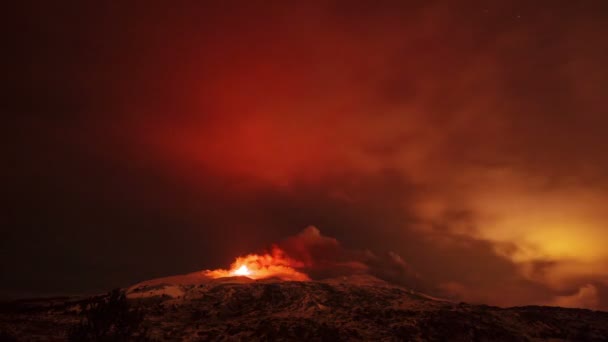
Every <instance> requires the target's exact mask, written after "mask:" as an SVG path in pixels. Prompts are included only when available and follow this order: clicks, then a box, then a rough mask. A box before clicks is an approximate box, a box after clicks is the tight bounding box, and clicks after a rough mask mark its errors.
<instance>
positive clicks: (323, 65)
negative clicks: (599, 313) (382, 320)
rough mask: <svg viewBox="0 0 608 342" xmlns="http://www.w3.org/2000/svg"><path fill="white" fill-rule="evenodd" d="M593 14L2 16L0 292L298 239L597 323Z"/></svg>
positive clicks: (607, 145) (72, 288)
mask: <svg viewBox="0 0 608 342" xmlns="http://www.w3.org/2000/svg"><path fill="white" fill-rule="evenodd" d="M607 15H608V7H607V6H606V4H604V2H602V1H586V2H584V3H583V2H581V3H568V4H566V3H564V4H558V3H557V2H555V1H536V2H533V3H531V2H525V1H515V2H503V4H498V3H492V4H488V3H486V2H482V1H464V2H458V4H456V3H454V2H448V1H445V2H444V1H430V2H429V1H419V2H416V1H413V2H408V4H403V2H399V1H380V2H373V3H372V2H369V3H367V4H353V3H352V2H347V1H330V2H323V4H321V3H317V4H305V5H303V4H300V5H296V4H295V3H291V2H269V3H267V4H265V5H264V6H254V5H252V4H250V3H248V2H245V1H242V2H231V1H228V2H221V4H220V2H217V3H214V2H204V3H199V4H194V3H183V4H179V5H177V4H172V5H168V4H166V3H165V4H155V3H154V2H140V3H137V2H133V3H130V4H129V5H125V4H114V5H109V4H103V5H92V4H80V5H77V6H75V7H72V6H67V5H57V4H50V3H49V4H46V3H38V4H35V3H31V4H23V5H21V6H20V8H15V9H14V12H11V15H10V18H9V19H7V20H6V21H5V22H4V25H5V26H6V27H7V30H8V31H7V32H10V33H11V34H10V36H11V37H10V39H9V40H8V45H7V49H6V51H7V52H6V53H5V54H4V56H3V59H5V60H6V61H7V62H8V63H9V65H10V66H11V67H10V68H9V72H8V73H7V79H8V87H7V89H6V90H5V92H4V93H5V95H6V96H7V98H8V99H9V100H8V101H7V102H6V103H5V110H4V111H5V112H7V113H9V115H8V116H7V118H5V119H3V120H4V121H5V122H4V125H3V126H4V128H5V129H6V133H5V134H3V137H4V138H5V139H7V140H8V144H3V145H4V147H3V151H4V150H5V151H4V153H3V155H4V158H5V161H4V163H3V168H2V170H3V179H4V181H5V183H6V184H5V187H4V188H5V189H6V190H5V191H6V196H5V200H6V202H7V205H5V206H4V207H5V210H7V214H6V215H3V217H4V220H6V223H5V224H2V227H3V228H2V234H3V236H4V238H3V239H2V242H0V245H1V246H2V256H3V258H2V261H1V264H0V265H1V268H0V271H1V272H2V275H3V278H4V279H9V280H8V281H5V282H3V284H2V285H1V287H0V292H1V294H2V295H3V296H9V297H10V296H18V295H30V294H34V295H40V294H48V293H64V292H83V291H84V292H86V291H95V290H98V289H105V288H108V287H112V286H125V285H129V284H130V283H133V282H136V281H139V280H143V279H147V278H152V277H156V276H162V275H168V274H175V273H185V272H189V271H193V270H197V269H204V268H218V267H226V266H227V265H228V264H229V263H230V262H231V261H232V259H233V258H234V257H236V256H238V255H242V254H246V253H248V252H251V251H255V250H257V249H260V248H263V247H266V246H267V245H268V244H270V243H273V242H276V241H280V240H281V239H283V238H285V237H288V236H292V235H294V234H297V233H298V232H299V231H301V230H302V229H304V228H305V227H307V226H309V225H314V226H316V227H318V228H319V230H320V231H321V233H322V234H324V235H325V236H331V237H335V238H336V239H337V240H338V241H340V244H341V246H343V247H344V248H346V249H349V250H356V251H364V250H370V251H374V252H375V253H378V254H379V255H384V253H388V252H392V253H394V255H398V256H400V258H401V259H402V260H403V261H404V262H405V263H407V265H408V267H411V269H412V270H415V272H416V273H417V274H419V275H420V277H421V279H423V280H424V282H425V284H426V285H425V286H428V288H429V291H433V292H434V293H437V294H440V295H444V296H449V297H451V298H457V299H460V300H464V301H472V302H484V303H489V304H496V305H523V304H555V305H565V306H577V307H590V308H603V309H607V308H608V267H607V266H606V265H608V262H607V261H608V252H607V251H606V249H605V248H604V246H605V245H607V244H608V230H607V229H608V228H607V227H606V222H607V218H608V217H607V216H608V214H606V209H605V206H606V203H607V200H608V187H607V185H608V157H607V156H608V154H607V153H606V151H607V149H608V141H607V138H606V134H605V132H604V130H605V127H608V119H607V118H608V116H607V114H608V113H607V111H608V106H607V105H606V103H605V99H604V93H605V91H604V89H608V68H606V66H605V62H604V61H605V60H607V58H608V45H607V44H606V43H605V39H604V37H605V36H606V34H607V33H608V28H607V27H606V23H607V22H608V21H607V20H606V19H607ZM403 281H404V282H406V281H407V279H405V280H403Z"/></svg>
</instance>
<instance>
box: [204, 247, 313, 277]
mask: <svg viewBox="0 0 608 342" xmlns="http://www.w3.org/2000/svg"><path fill="white" fill-rule="evenodd" d="M302 266H303V264H302V263H301V262H299V261H297V260H293V259H291V258H289V257H288V256H287V255H285V252H283V251H282V250H281V249H280V248H278V247H276V246H274V247H273V248H272V252H271V253H265V254H248V255H246V256H242V257H238V258H236V260H235V262H233V263H232V265H230V269H228V270H224V269H218V270H212V271H211V270H210V271H205V275H207V276H209V277H211V278H225V277H236V276H241V277H248V278H251V279H265V278H280V279H282V280H296V281H305V280H310V278H309V277H308V275H306V274H305V273H302V272H300V271H298V270H296V268H298V267H302Z"/></svg>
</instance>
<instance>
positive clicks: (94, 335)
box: [0, 274, 608, 341]
mask: <svg viewBox="0 0 608 342" xmlns="http://www.w3.org/2000/svg"><path fill="white" fill-rule="evenodd" d="M70 339H71V340H108V341H118V340H144V341H147V340H151V341H155V340H156V341H165V340H169V341H255V340H264V341H274V340H286V341H288V340H303V341H351V340H354V341H356V340H365V341H369V340H373V341H538V340H550V341H608V313H607V312H599V311H590V310H582V309H564V308H554V307H532V306H530V307H515V308H507V309H503V308H497V307H490V306H480V305H470V304H465V303H453V302H450V301H445V300H440V299H436V298H432V297H429V296H425V295H423V294H420V293H416V292H413V291H410V290H407V289H405V288H401V287H397V286H392V285H389V284H387V283H384V282H382V281H380V280H377V279H375V278H371V277H349V278H340V279H330V280H325V281H307V282H297V281H280V280H278V279H267V280H258V281H254V280H251V279H249V278H245V277H234V278H224V279H216V280H203V279H199V278H197V276H196V275H195V274H192V275H188V276H184V277H182V278H165V279H160V280H155V281H150V282H144V283H141V284H137V285H134V286H132V287H130V288H128V289H123V290H120V291H118V290H117V291H113V292H111V293H109V294H105V295H100V296H94V297H89V298H54V299H43V300H22V301H13V302H6V303H2V305H1V306H0V341H11V340H12V341H47V340H48V341H50V340H57V341H61V340H70Z"/></svg>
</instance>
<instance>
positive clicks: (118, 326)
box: [68, 289, 146, 341]
mask: <svg viewBox="0 0 608 342" xmlns="http://www.w3.org/2000/svg"><path fill="white" fill-rule="evenodd" d="M82 306H83V313H84V315H85V317H84V318H83V320H82V321H81V322H80V323H79V324H78V325H76V326H75V327H74V328H73V329H71V330H70V332H69V335H68V340H69V341H137V340H145V335H146V333H145V331H139V330H140V329H139V327H140V325H141V323H142V321H143V318H144V313H143V311H142V310H140V309H138V308H131V307H130V305H129V302H128V301H127V298H126V296H125V293H124V292H123V291H121V290H120V289H115V290H112V291H111V292H110V293H109V294H108V295H107V296H105V297H102V298H96V299H94V300H92V301H90V302H88V303H83V304H82Z"/></svg>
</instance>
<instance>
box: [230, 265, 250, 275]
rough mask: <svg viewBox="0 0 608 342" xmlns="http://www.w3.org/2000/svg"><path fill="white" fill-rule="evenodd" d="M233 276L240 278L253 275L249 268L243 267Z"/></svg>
mask: <svg viewBox="0 0 608 342" xmlns="http://www.w3.org/2000/svg"><path fill="white" fill-rule="evenodd" d="M233 274H234V275H238V276H248V275H251V271H250V270H249V268H247V265H243V266H241V267H239V268H238V269H237V270H236V271H234V272H233Z"/></svg>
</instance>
